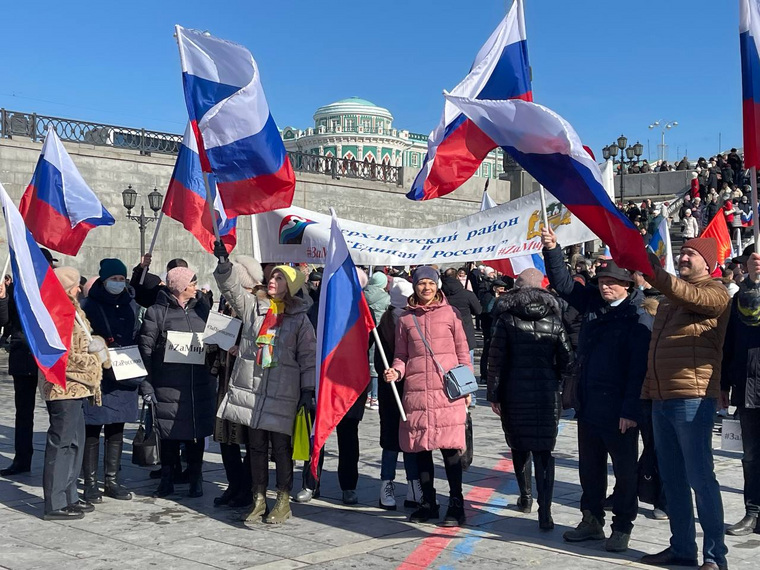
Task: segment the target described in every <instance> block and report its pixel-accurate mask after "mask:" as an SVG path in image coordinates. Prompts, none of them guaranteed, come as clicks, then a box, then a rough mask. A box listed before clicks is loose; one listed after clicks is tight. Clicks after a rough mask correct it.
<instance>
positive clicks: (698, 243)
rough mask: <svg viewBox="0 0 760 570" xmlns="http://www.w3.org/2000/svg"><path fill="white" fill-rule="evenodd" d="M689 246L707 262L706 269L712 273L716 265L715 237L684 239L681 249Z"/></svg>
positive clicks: (716, 248)
mask: <svg viewBox="0 0 760 570" xmlns="http://www.w3.org/2000/svg"><path fill="white" fill-rule="evenodd" d="M685 247H690V248H691V249H693V250H695V251H696V252H697V253H698V254H699V255H701V256H702V258H703V259H704V260H705V262H706V263H707V270H708V271H709V272H710V273H712V272H713V271H715V268H716V267H717V266H718V242H717V241H715V238H711V237H701V238H692V239H690V240H688V241H686V242H685V243H684V244H683V245H682V246H681V249H683V248H685Z"/></svg>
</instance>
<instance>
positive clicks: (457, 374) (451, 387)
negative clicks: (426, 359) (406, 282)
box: [412, 314, 478, 400]
mask: <svg viewBox="0 0 760 570" xmlns="http://www.w3.org/2000/svg"><path fill="white" fill-rule="evenodd" d="M412 319H413V320H414V326H416V327H417V332H419V333H420V338H421V339H422V342H423V343H424V344H425V348H427V349H428V352H430V356H432V357H433V362H435V365H436V366H437V367H438V370H440V371H441V377H442V378H443V389H444V391H445V392H446V395H447V396H448V398H449V400H458V399H459V398H464V397H465V396H467V395H469V394H474V393H475V392H477V391H478V382H477V381H476V380H475V374H473V372H472V370H471V369H470V367H469V366H465V365H464V364H460V365H459V366H455V367H454V368H452V369H451V370H449V371H448V372H446V371H444V369H443V367H442V366H441V365H440V363H439V362H438V359H437V358H436V357H435V353H434V352H433V349H432V348H431V347H430V345H429V344H428V341H427V339H426V338H425V335H424V334H422V329H421V328H420V323H419V321H418V320H417V315H415V314H412Z"/></svg>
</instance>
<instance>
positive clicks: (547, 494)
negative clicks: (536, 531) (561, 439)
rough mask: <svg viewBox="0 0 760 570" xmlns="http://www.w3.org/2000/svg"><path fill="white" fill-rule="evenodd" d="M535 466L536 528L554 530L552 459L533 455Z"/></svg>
mask: <svg viewBox="0 0 760 570" xmlns="http://www.w3.org/2000/svg"><path fill="white" fill-rule="evenodd" d="M533 460H534V462H535V464H536V494H537V495H538V528H540V529H541V530H552V529H554V519H552V497H553V496H554V457H551V456H549V458H548V460H545V459H544V458H543V457H540V456H538V455H534V458H533Z"/></svg>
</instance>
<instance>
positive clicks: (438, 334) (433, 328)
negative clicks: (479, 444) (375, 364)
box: [385, 266, 472, 526]
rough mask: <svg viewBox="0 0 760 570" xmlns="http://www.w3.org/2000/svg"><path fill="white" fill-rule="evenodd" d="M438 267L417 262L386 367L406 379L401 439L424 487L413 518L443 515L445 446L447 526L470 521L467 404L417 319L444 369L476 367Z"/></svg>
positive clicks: (390, 378) (393, 376) (392, 376)
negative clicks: (439, 494)
mask: <svg viewBox="0 0 760 570" xmlns="http://www.w3.org/2000/svg"><path fill="white" fill-rule="evenodd" d="M438 278H439V275H438V272H437V271H436V270H435V269H433V268H432V267H428V266H422V267H418V268H417V269H416V270H415V272H414V275H413V278H412V279H413V284H414V294H413V295H412V296H411V297H410V298H409V305H408V306H407V308H406V310H405V311H404V313H403V314H402V315H401V317H400V318H399V323H398V328H397V329H396V352H395V355H394V356H395V358H394V360H393V365H392V367H391V368H390V369H388V370H386V371H385V380H386V382H396V381H398V380H401V379H402V378H405V379H406V382H405V386H404V410H405V411H406V414H407V418H408V419H407V421H406V422H401V426H400V430H399V440H400V441H399V443H400V444H401V449H402V451H405V452H407V453H416V454H417V463H418V466H419V473H420V484H421V486H422V502H421V503H420V508H419V509H417V510H416V511H415V512H414V513H412V515H411V517H410V518H409V520H410V521H411V522H427V521H428V520H430V519H431V518H438V516H439V513H438V503H437V502H436V495H435V487H434V486H433V474H434V469H433V450H435V449H440V450H441V454H442V455H443V462H444V466H445V468H446V478H447V479H448V481H449V489H450V492H449V507H448V510H447V511H446V517H445V518H444V520H443V522H442V523H441V525H442V526H461V525H463V524H464V522H465V515H464V503H463V499H462V464H461V463H460V456H461V452H462V450H464V449H465V438H464V429H465V427H464V426H465V421H466V417H467V403H466V401H465V399H464V398H462V399H459V400H454V401H452V400H449V398H448V397H447V396H446V392H445V391H444V387H443V386H444V385H443V377H442V375H441V372H440V371H439V369H438V367H437V366H436V364H435V362H434V361H433V358H432V356H431V355H430V352H429V351H428V349H427V348H426V347H425V343H424V342H423V341H422V337H421V336H420V333H419V331H418V329H417V325H416V324H415V317H416V320H417V322H418V323H419V328H420V330H421V331H422V334H423V335H425V338H426V339H427V341H428V344H429V345H430V347H431V348H432V350H433V352H434V353H435V358H436V360H438V362H439V363H440V365H441V367H442V368H443V369H444V370H450V369H452V368H454V367H455V366H458V365H460V364H464V365H467V366H469V367H472V363H471V362H470V349H469V347H468V346H467V337H466V335H465V333H464V329H463V328H462V323H461V321H460V320H459V316H458V315H457V313H456V310H455V309H454V308H453V307H452V306H451V305H449V304H448V303H447V302H446V299H445V297H444V296H443V294H442V293H441V292H440V291H439V289H438Z"/></svg>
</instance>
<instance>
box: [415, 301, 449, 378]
mask: <svg viewBox="0 0 760 570" xmlns="http://www.w3.org/2000/svg"><path fill="white" fill-rule="evenodd" d="M412 320H413V321H414V326H415V327H417V332H418V333H420V338H421V339H422V342H423V343H425V348H427V349H428V352H429V353H430V356H432V357H433V362H435V365H436V366H437V367H438V370H440V371H441V376H442V377H443V376H445V375H446V372H445V371H444V370H443V367H442V366H441V364H440V363H439V362H438V359H437V358H436V357H435V353H434V352H433V349H432V348H430V345H429V344H428V341H427V339H426V338H425V335H424V334H423V333H422V329H421V328H420V322H419V321H418V320H417V315H415V314H414V313H412Z"/></svg>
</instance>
